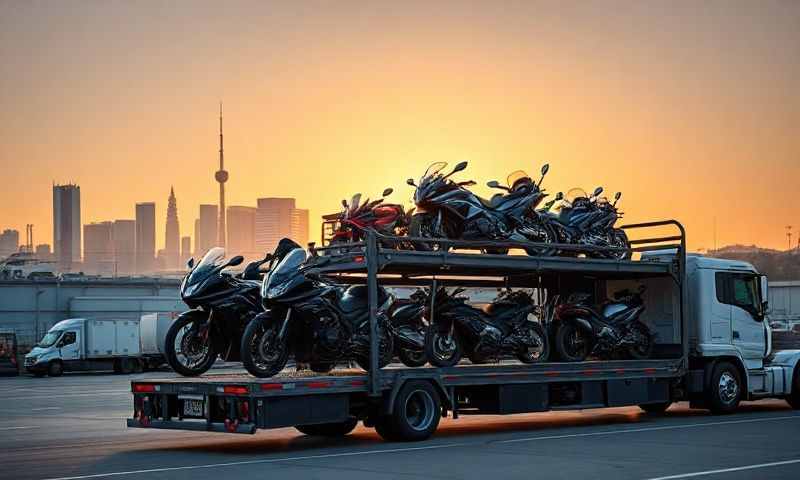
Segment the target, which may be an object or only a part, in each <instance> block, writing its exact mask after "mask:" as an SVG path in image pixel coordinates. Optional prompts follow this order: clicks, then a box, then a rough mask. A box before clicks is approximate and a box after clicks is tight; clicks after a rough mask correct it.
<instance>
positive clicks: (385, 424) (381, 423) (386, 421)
mask: <svg viewBox="0 0 800 480" xmlns="http://www.w3.org/2000/svg"><path fill="white" fill-rule="evenodd" d="M391 420H392V417H387V416H383V417H380V418H378V419H377V420H376V421H375V431H376V432H378V435H380V436H381V438H383V439H384V440H386V441H387V442H393V441H395V440H397V434H396V433H395V432H394V430H392V422H391Z"/></svg>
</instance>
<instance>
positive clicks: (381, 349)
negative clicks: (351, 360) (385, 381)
mask: <svg viewBox="0 0 800 480" xmlns="http://www.w3.org/2000/svg"><path fill="white" fill-rule="evenodd" d="M379 328H380V327H379ZM393 355H394V337H392V336H391V335H389V334H388V332H387V331H386V329H385V328H381V334H380V337H379V339H378V368H383V367H385V366H386V365H389V364H390V363H392V357H393ZM355 361H356V363H357V364H358V366H359V367H361V368H362V369H363V370H365V371H367V372H369V370H370V361H369V356H366V357H364V356H361V355H359V356H356V358H355Z"/></svg>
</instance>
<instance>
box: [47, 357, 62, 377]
mask: <svg viewBox="0 0 800 480" xmlns="http://www.w3.org/2000/svg"><path fill="white" fill-rule="evenodd" d="M62 373H64V365H63V364H62V363H61V362H59V361H58V360H53V361H52V362H50V364H49V365H47V375H49V376H51V377H60V376H61V374H62Z"/></svg>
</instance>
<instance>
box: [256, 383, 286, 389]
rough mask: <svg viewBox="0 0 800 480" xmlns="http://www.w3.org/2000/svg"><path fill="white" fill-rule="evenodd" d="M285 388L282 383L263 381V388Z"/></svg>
mask: <svg viewBox="0 0 800 480" xmlns="http://www.w3.org/2000/svg"><path fill="white" fill-rule="evenodd" d="M282 388H283V385H281V384H280V383H262V384H261V390H280V389H282Z"/></svg>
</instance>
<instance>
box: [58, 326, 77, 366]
mask: <svg viewBox="0 0 800 480" xmlns="http://www.w3.org/2000/svg"><path fill="white" fill-rule="evenodd" d="M80 342H81V338H80V331H76V330H67V331H66V332H64V335H62V336H61V340H59V341H58V350H59V352H60V355H61V359H62V360H63V361H65V362H68V361H70V360H80V358H81V351H80V345H81V343H80Z"/></svg>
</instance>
